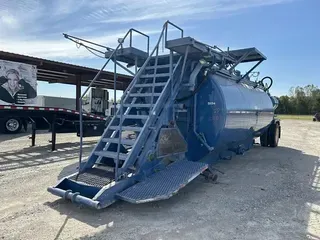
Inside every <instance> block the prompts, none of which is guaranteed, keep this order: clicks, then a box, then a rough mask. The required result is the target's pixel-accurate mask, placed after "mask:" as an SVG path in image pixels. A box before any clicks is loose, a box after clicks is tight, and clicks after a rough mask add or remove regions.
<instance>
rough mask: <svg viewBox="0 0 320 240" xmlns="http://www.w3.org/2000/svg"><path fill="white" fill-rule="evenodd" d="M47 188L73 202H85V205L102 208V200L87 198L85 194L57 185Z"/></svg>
mask: <svg viewBox="0 0 320 240" xmlns="http://www.w3.org/2000/svg"><path fill="white" fill-rule="evenodd" d="M47 190H48V192H50V193H52V194H54V195H56V196H58V197H62V198H65V199H69V200H71V201H73V202H76V203H80V204H83V205H86V206H89V207H92V208H96V209H100V208H101V205H100V202H98V201H94V200H92V199H90V198H87V197H83V196H81V195H79V193H72V192H71V191H69V190H67V191H66V190H62V189H59V188H55V187H48V188H47Z"/></svg>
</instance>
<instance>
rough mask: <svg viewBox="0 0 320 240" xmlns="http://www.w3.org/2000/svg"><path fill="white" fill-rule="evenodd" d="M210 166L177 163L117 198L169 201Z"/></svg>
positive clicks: (141, 200) (136, 200)
mask: <svg viewBox="0 0 320 240" xmlns="http://www.w3.org/2000/svg"><path fill="white" fill-rule="evenodd" d="M207 168H208V165H207V164H205V163H201V162H191V161H187V160H182V161H177V162H174V163H172V164H170V165H169V166H167V167H166V168H165V169H164V170H162V171H160V172H157V173H154V174H153V175H151V176H149V177H148V178H146V179H145V180H144V181H142V182H139V183H137V184H135V185H133V186H132V187H130V188H127V189H126V190H124V191H123V192H121V193H118V194H117V196H118V197H119V198H120V199H122V200H124V201H127V202H131V203H144V202H153V201H158V200H163V199H168V198H170V197H172V196H173V195H174V194H176V193H177V192H178V191H179V189H181V188H183V187H184V186H185V185H186V184H188V183H189V182H190V181H192V180H193V179H194V178H196V177H197V176H198V175H200V174H201V173H202V172H203V171H204V170H206V169H207Z"/></svg>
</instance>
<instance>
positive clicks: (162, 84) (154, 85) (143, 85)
mask: <svg viewBox="0 0 320 240" xmlns="http://www.w3.org/2000/svg"><path fill="white" fill-rule="evenodd" d="M166 84H167V82H159V83H154V84H153V83H145V84H135V85H134V87H137V88H139V87H163V86H165V85H166Z"/></svg>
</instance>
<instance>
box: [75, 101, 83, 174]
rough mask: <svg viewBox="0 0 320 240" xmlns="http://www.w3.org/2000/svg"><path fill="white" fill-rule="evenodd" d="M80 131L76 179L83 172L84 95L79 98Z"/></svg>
mask: <svg viewBox="0 0 320 240" xmlns="http://www.w3.org/2000/svg"><path fill="white" fill-rule="evenodd" d="M79 106H80V107H79V128H80V129H79V132H80V150H79V170H78V174H77V177H76V180H77V179H78V176H79V174H80V172H81V161H82V146H83V122H82V97H80V98H79Z"/></svg>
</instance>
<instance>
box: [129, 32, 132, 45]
mask: <svg viewBox="0 0 320 240" xmlns="http://www.w3.org/2000/svg"><path fill="white" fill-rule="evenodd" d="M129 46H130V47H132V31H131V29H130V44H129Z"/></svg>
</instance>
